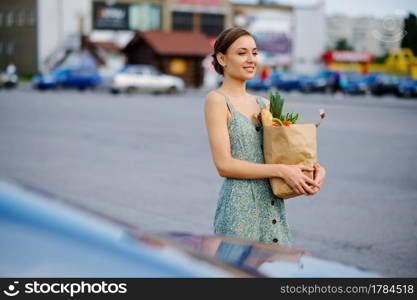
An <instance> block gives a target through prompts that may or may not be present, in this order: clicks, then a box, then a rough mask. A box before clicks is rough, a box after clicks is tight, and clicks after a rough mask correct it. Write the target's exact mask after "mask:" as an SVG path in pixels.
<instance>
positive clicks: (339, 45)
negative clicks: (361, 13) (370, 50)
mask: <svg viewBox="0 0 417 300" xmlns="http://www.w3.org/2000/svg"><path fill="white" fill-rule="evenodd" d="M334 48H335V50H353V47H352V46H351V45H349V43H348V41H347V40H346V39H345V38H341V39H338V40H337V41H336V45H335V47H334Z"/></svg>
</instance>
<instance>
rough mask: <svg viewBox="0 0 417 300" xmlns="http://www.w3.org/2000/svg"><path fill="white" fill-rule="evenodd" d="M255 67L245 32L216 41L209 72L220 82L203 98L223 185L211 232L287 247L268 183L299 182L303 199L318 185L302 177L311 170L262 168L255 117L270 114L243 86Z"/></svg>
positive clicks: (280, 205)
mask: <svg viewBox="0 0 417 300" xmlns="http://www.w3.org/2000/svg"><path fill="white" fill-rule="evenodd" d="M257 65H258V59H257V48H256V42H255V39H254V38H253V36H252V35H251V34H250V33H249V32H248V31H246V30H244V29H242V28H239V27H234V28H230V29H226V30H225V31H223V32H222V33H221V34H220V35H219V36H218V37H217V39H216V43H215V45H214V53H213V66H214V68H215V70H216V71H217V73H219V74H221V75H223V76H224V80H223V84H222V85H221V86H220V87H219V88H218V89H217V90H215V91H212V92H210V93H209V94H208V95H207V98H206V102H205V120H206V128H207V133H208V139H209V144H210V148H211V154H212V158H213V161H214V164H215V166H216V168H217V170H218V173H219V175H220V176H222V177H225V178H226V179H225V181H224V182H223V185H222V187H221V189H220V192H219V197H218V200H217V201H218V202H217V209H216V214H215V220H214V232H215V234H217V235H223V236H228V237H235V238H240V239H245V240H250V241H256V242H264V243H269V244H274V245H282V246H290V245H291V238H290V232H289V228H288V224H287V217H286V213H285V207H284V201H283V199H281V198H278V197H277V196H275V195H274V194H273V193H272V190H271V186H270V184H269V179H268V178H271V177H280V178H282V179H284V180H285V181H286V182H287V183H288V182H291V183H294V182H299V183H300V190H301V191H302V192H303V194H305V195H313V194H314V193H315V192H316V190H315V189H314V188H313V187H317V188H318V187H319V183H318V182H319V181H313V180H312V179H310V178H308V177H307V176H305V175H304V174H303V173H302V171H313V170H314V169H313V168H308V167H305V166H299V165H297V166H296V165H283V164H265V162H264V154H263V148H262V142H263V132H262V128H261V126H260V122H259V114H260V111H261V109H262V108H268V110H269V101H268V100H266V99H264V98H262V97H256V96H253V95H250V94H248V93H247V92H246V80H250V79H252V78H253V77H254V75H255V73H256V67H257ZM316 177H317V178H321V176H316ZM291 186H292V185H291Z"/></svg>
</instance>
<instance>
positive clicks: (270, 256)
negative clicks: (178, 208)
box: [160, 232, 380, 277]
mask: <svg viewBox="0 0 417 300" xmlns="http://www.w3.org/2000/svg"><path fill="white" fill-rule="evenodd" d="M160 235H161V236H162V237H164V238H165V239H169V240H172V241H175V242H176V243H177V244H178V245H180V246H181V247H182V248H184V249H187V250H189V251H193V252H197V253H199V254H202V255H206V256H209V257H214V258H216V259H219V260H221V261H223V262H226V263H229V264H231V265H233V266H236V267H239V268H243V269H245V270H253V271H255V270H256V271H257V272H260V273H261V274H262V275H264V276H267V277H379V276H380V275H378V274H376V273H372V272H368V271H365V270H360V269H358V268H355V267H351V266H346V265H343V264H339V263H336V262H331V261H327V260H324V259H319V258H316V257H313V256H311V255H310V253H308V252H306V251H303V250H299V249H293V248H285V247H280V246H275V245H269V244H264V243H257V242H251V241H243V240H238V239H233V238H228V237H220V236H210V235H192V234H184V233H175V232H173V233H161V234H160Z"/></svg>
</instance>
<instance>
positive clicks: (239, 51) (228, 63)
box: [218, 35, 258, 80]
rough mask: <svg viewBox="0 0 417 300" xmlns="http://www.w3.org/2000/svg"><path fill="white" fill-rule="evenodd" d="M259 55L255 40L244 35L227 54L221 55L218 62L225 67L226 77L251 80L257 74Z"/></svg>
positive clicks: (231, 46)
mask: <svg viewBox="0 0 417 300" xmlns="http://www.w3.org/2000/svg"><path fill="white" fill-rule="evenodd" d="M257 55H258V53H257V50H256V43H255V40H254V39H253V38H252V37H251V36H249V35H244V36H241V37H240V38H238V39H237V40H236V41H234V42H233V44H232V45H230V47H229V48H228V49H227V51H226V53H225V54H222V53H219V54H218V60H219V59H220V60H219V62H220V63H221V64H222V65H223V66H224V67H223V70H224V75H225V76H226V75H228V76H231V77H234V78H239V79H243V80H250V79H252V78H253V77H254V76H255V73H256V67H257V65H258V58H257Z"/></svg>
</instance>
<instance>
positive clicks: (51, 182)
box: [0, 86, 417, 277]
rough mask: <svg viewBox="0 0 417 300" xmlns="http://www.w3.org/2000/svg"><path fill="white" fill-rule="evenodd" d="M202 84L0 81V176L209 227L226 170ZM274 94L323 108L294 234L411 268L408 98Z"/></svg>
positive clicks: (356, 259) (369, 264)
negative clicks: (322, 173)
mask: <svg viewBox="0 0 417 300" xmlns="http://www.w3.org/2000/svg"><path fill="white" fill-rule="evenodd" d="M206 93H207V91H205V90H187V91H186V92H185V93H183V94H180V95H153V94H133V95H124V94H121V95H111V94H110V93H108V92H107V91H104V90H98V91H85V92H79V91H75V90H74V91H72V90H63V91H45V92H39V91H34V90H32V89H31V88H30V87H29V86H20V87H19V88H18V89H16V90H11V91H5V90H0V178H2V179H8V180H10V179H14V180H18V181H21V182H24V183H26V184H30V185H33V186H36V187H38V188H40V189H43V190H45V191H48V192H50V193H52V194H55V195H57V196H60V197H64V198H65V199H67V200H68V201H71V202H73V203H76V204H79V205H82V206H85V207H88V208H91V209H94V210H96V211H99V212H102V213H104V214H107V215H110V216H113V217H116V218H118V219H121V220H124V221H126V222H129V223H132V224H134V225H138V226H141V227H142V228H144V229H147V230H151V231H182V232H184V231H185V232H191V233H197V234H212V233H213V231H212V223H213V217H214V212H215V208H216V199H217V194H218V191H219V189H220V185H221V183H222V180H223V179H222V178H221V177H219V176H218V174H217V172H216V170H215V168H214V165H213V162H212V160H211V155H210V150H209V146H208V141H207V135H206V130H205V125H204V114H203V105H204V97H205V94H206ZM260 94H261V95H264V96H265V94H263V93H260ZM283 95H284V97H285V98H286V99H287V102H286V104H285V107H284V111H285V112H298V113H300V121H299V122H302V123H309V122H316V121H317V120H318V118H319V109H320V108H324V109H325V110H326V113H327V117H326V119H325V120H324V121H323V123H322V125H321V126H320V127H319V129H318V153H319V162H320V163H321V164H322V165H323V166H325V167H326V169H327V180H326V183H325V185H324V186H323V188H322V190H321V191H320V192H319V193H318V194H317V195H316V196H314V197H304V196H301V197H297V198H293V199H288V200H287V201H286V207H287V214H288V218H289V223H290V228H291V232H292V235H293V239H294V240H293V244H294V246H295V247H296V248H302V249H306V250H308V251H310V252H311V253H312V254H313V255H315V256H318V257H322V258H326V259H330V260H334V261H338V262H341V263H346V264H349V265H354V266H357V267H360V268H364V269H366V270H369V271H373V272H377V273H380V274H382V275H386V276H401V277H403V276H413V277H416V276H417V259H416V254H417V175H416V174H417V171H416V170H417V130H416V129H417V99H399V98H396V97H390V96H385V97H380V98H376V97H371V96H357V97H347V96H345V97H342V98H339V97H333V96H331V95H321V94H309V95H305V94H300V93H296V92H294V93H286V94H283Z"/></svg>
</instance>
